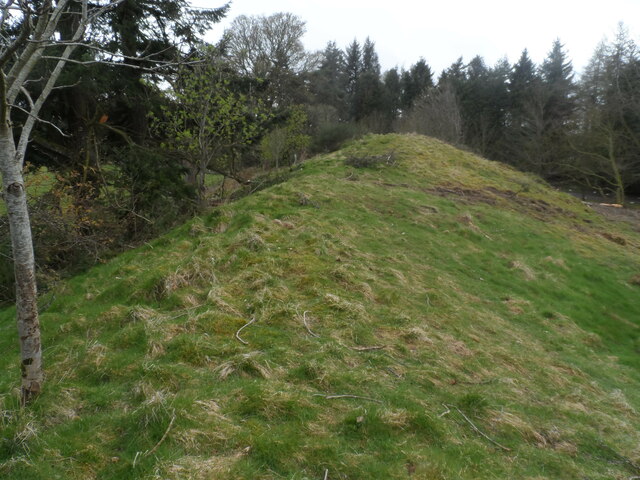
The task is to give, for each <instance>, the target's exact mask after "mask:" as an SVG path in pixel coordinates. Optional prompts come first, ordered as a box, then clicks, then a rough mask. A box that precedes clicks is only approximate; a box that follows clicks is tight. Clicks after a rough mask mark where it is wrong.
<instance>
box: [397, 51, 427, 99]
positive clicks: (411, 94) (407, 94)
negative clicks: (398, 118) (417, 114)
mask: <svg viewBox="0 0 640 480" xmlns="http://www.w3.org/2000/svg"><path fill="white" fill-rule="evenodd" d="M432 87H433V72H432V71H431V68H430V67H429V65H428V64H427V62H426V60H425V59H424V58H421V59H420V60H418V61H417V62H416V63H415V64H414V65H412V66H411V68H410V69H409V70H408V71H404V72H402V107H403V109H405V110H409V109H410V108H411V107H412V106H413V104H414V103H415V101H416V100H417V99H418V98H419V97H420V96H421V95H423V94H424V93H425V92H427V90H429V89H430V88H432Z"/></svg>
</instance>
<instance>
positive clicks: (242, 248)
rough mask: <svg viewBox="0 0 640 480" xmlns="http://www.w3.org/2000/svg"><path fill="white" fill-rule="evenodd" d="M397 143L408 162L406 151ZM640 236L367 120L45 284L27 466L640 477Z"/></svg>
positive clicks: (19, 459)
mask: <svg viewBox="0 0 640 480" xmlns="http://www.w3.org/2000/svg"><path fill="white" fill-rule="evenodd" d="M391 154H392V161H388V162H387V161H386V159H387V158H388V156H389V155H391ZM639 284H640V235H639V234H638V233H637V232H634V230H633V228H632V227H631V226H629V225H627V224H623V223H610V222H608V221H607V220H605V219H604V218H603V217H601V216H600V215H599V214H597V213H595V212H592V211H590V210H589V208H588V207H587V206H585V205H584V204H582V203H581V202H580V201H578V200H576V199H574V198H571V197H569V196H567V195H564V194H562V193H559V192H556V191H554V190H552V189H550V188H548V187H547V186H545V185H543V184H542V183H541V182H539V181H538V180H536V179H535V178H533V177H530V176H526V175H524V174H522V173H518V172H516V171H514V170H512V169H510V168H507V167H505V166H502V165H499V164H496V163H493V162H489V161H486V160H483V159H481V158H478V157H477V156H474V155H472V154H469V153H465V152H461V151H459V150H456V149H454V148H452V147H450V146H447V145H445V144H442V143H439V142H437V141H435V140H431V139H427V138H424V137H418V136H370V137H367V138H365V139H364V140H362V141H359V142H357V143H355V144H352V145H351V146H349V147H347V148H345V149H344V150H342V151H339V152H337V153H334V154H331V155H327V156H324V157H319V158H316V159H313V160H310V161H309V162H307V163H305V164H304V165H303V166H302V167H301V168H300V169H299V170H297V171H295V172H294V173H293V174H292V176H291V178H290V179H289V180H287V181H286V182H284V183H281V184H279V185H275V186H272V187H270V188H268V189H265V190H262V191H260V192H259V193H256V194H254V195H252V196H249V197H245V198H244V199H242V200H239V201H237V202H235V203H232V204H229V205H226V206H223V207H220V208H216V209H214V210H212V211H211V212H210V213H208V214H207V215H205V216H203V217H201V218H197V219H195V220H193V221H191V222H190V223H188V224H187V225H184V226H183V227H181V228H179V229H177V230H175V231H174V232H172V233H171V234H169V235H166V236H164V237H162V238H159V239H157V240H156V241H154V242H152V243H150V244H148V245H146V246H144V247H142V248H140V249H138V250H136V251H131V252H129V253H126V254H124V255H122V256H120V257H118V258H117V259H115V260H113V261H111V262H109V263H108V264H105V265H103V266H100V267H99V268H95V269H93V270H92V271H90V272H88V273H87V274H86V275H83V276H79V277H76V278H73V279H72V280H70V281H68V282H66V283H64V284H62V285H61V286H60V287H59V288H58V289H57V291H56V292H54V293H50V294H46V295H45V296H44V298H43V299H42V303H43V304H49V303H50V305H49V306H48V308H47V309H46V310H45V312H44V313H43V315H42V324H43V337H44V345H45V362H46V372H47V373H46V375H47V383H46V390H45V392H44V394H43V395H42V396H41V397H40V398H39V399H38V400H37V402H36V403H35V404H34V405H33V406H31V407H29V408H27V409H23V410H21V409H20V408H19V407H18V400H17V398H18V394H17V387H18V384H19V369H18V353H17V340H16V338H15V337H16V333H15V327H14V319H13V315H14V313H13V311H12V310H10V309H9V310H5V311H2V312H0V329H1V332H0V350H1V351H2V352H3V353H2V355H1V357H0V369H1V371H2V375H1V376H0V428H1V432H0V477H1V478H6V479H47V480H49V479H56V478H59V479H83V480H85V479H94V478H95V479H127V478H131V479H203V480H204V479H298V480H302V479H331V480H336V479H405V478H417V479H469V480H471V479H474V480H475V479H530V480H533V479H536V480H541V479H581V480H582V479H590V480H595V479H629V478H638V476H640V432H639V430H638V429H639V427H640V414H639V410H640V331H639V326H640V285H639Z"/></svg>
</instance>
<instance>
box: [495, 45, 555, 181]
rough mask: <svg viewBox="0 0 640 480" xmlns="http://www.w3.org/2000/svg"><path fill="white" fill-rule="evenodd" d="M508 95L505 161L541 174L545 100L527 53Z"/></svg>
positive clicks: (518, 64)
mask: <svg viewBox="0 0 640 480" xmlns="http://www.w3.org/2000/svg"><path fill="white" fill-rule="evenodd" d="M508 95H509V106H508V120H507V129H506V138H505V142H504V149H503V158H502V160H504V161H506V162H507V163H511V164H512V165H516V166H518V167H519V168H521V169H524V170H537V169H538V167H537V166H538V165H539V164H540V161H539V158H540V156H541V154H542V137H543V132H544V118H543V113H544V104H545V98H544V92H543V90H542V81H541V78H540V75H539V74H538V69H537V67H536V65H535V64H534V63H533V61H532V60H531V58H530V57H529V52H528V51H527V49H525V50H523V52H522V55H521V56H520V59H519V60H518V62H516V64H515V65H514V66H513V69H512V70H511V74H510V75H509V82H508Z"/></svg>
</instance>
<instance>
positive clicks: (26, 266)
mask: <svg viewBox="0 0 640 480" xmlns="http://www.w3.org/2000/svg"><path fill="white" fill-rule="evenodd" d="M0 173H2V193H3V196H4V200H5V204H6V206H7V214H8V217H9V228H10V232H11V245H12V249H13V264H14V273H15V279H16V318H17V324H18V336H19V339H20V361H21V370H22V386H21V402H22V404H23V405H24V404H26V403H27V402H29V400H31V399H32V398H34V397H35V396H37V395H38V394H39V393H40V390H41V388H42V382H43V373H42V348H41V344H40V322H39V319H38V306H37V298H38V296H37V288H36V272H35V261H34V255H33V242H32V240H31V224H30V223H29V212H28V210H27V195H26V190H25V186H24V180H23V177H22V161H21V159H19V158H17V157H16V148H15V144H14V140H13V135H12V131H11V129H10V128H9V126H8V125H7V124H6V123H5V124H4V125H0Z"/></svg>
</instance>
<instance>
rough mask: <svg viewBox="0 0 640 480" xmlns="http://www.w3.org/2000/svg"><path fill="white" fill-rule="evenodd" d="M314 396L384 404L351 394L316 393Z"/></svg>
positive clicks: (373, 399)
mask: <svg viewBox="0 0 640 480" xmlns="http://www.w3.org/2000/svg"><path fill="white" fill-rule="evenodd" d="M313 396H314V397H324V398H326V399H327V400H335V399H339V398H358V399H360V400H368V401H370V402H375V403H382V402H381V401H380V400H377V399H375V398H371V397H362V396H360V395H350V394H346V395H325V394H324V393H314V394H313Z"/></svg>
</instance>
